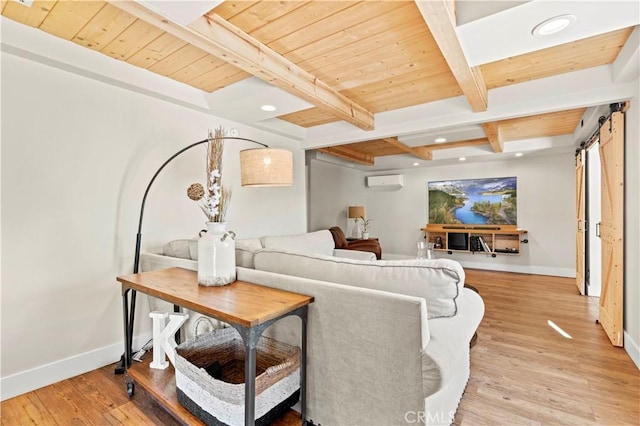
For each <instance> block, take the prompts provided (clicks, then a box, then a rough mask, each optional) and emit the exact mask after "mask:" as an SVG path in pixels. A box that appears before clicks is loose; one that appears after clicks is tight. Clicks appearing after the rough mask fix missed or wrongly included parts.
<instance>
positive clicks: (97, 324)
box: [1, 49, 306, 399]
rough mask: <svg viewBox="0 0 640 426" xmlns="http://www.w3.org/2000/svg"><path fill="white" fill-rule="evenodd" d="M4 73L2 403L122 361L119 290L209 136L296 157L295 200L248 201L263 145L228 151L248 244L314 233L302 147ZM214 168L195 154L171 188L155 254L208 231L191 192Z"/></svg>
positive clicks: (140, 99)
mask: <svg viewBox="0 0 640 426" xmlns="http://www.w3.org/2000/svg"><path fill="white" fill-rule="evenodd" d="M85 50H86V49H85ZM87 52H88V51H87ZM1 60H2V98H1V101H2V124H3V126H2V231H3V234H2V287H1V291H2V301H1V308H2V312H1V315H2V316H1V319H2V325H1V338H2V342H1V348H2V349H1V350H2V358H1V376H2V383H1V384H2V399H6V398H8V397H11V396H13V395H16V394H20V393H22V392H26V391H28V390H31V389H34V388H37V387H39V386H43V385H46V384H49V383H52V382H55V381H57V380H61V379H64V378H68V377H71V376H73V375H76V374H79V373H82V372H84V371H88V370H92V369H95V368H97V367H100V366H102V365H105V364H108V363H111V362H115V361H117V360H118V358H119V356H120V354H121V353H122V340H123V338H122V329H123V326H122V312H121V297H120V290H119V286H118V284H117V282H116V281H115V277H116V276H117V275H119V274H125V273H130V272H131V271H132V266H133V252H134V245H135V234H136V227H137V220H138V211H139V207H140V201H141V197H142V194H143V191H144V188H145V187H146V185H147V183H148V181H149V179H150V178H151V176H152V174H153V172H154V171H155V170H156V169H157V168H158V167H159V166H160V165H161V164H162V162H164V161H165V160H166V159H167V158H168V157H169V156H170V155H171V154H173V153H174V152H176V151H177V150H178V149H180V148H182V147H184V146H186V145H188V144H190V143H193V142H195V141H198V140H201V139H204V138H205V137H206V134H207V129H210V128H215V127H217V126H218V125H223V126H224V127H225V128H227V129H228V128H230V127H236V128H238V129H239V130H240V135H241V136H243V137H248V138H252V139H256V140H259V141H261V142H264V143H267V144H270V145H271V146H274V147H275V146H287V147H288V148H293V150H294V173H295V176H294V182H295V183H294V185H293V186H292V187H288V188H262V189H257V188H241V187H240V182H239V171H238V163H239V160H238V150H239V148H241V147H255V145H251V144H247V143H242V144H240V143H239V144H228V145H227V149H226V151H225V157H224V165H225V169H224V178H225V180H226V182H227V183H229V182H231V183H232V186H233V197H232V200H231V207H230V210H229V213H228V220H229V222H230V229H234V230H235V231H236V232H237V233H238V237H240V238H244V237H250V236H259V235H264V234H285V233H299V232H304V231H305V228H306V207H305V186H304V153H303V152H302V151H300V150H299V149H297V144H295V143H294V142H293V141H287V140H283V139H282V138H280V137H275V136H274V135H271V134H268V133H265V132H262V131H258V130H255V129H251V128H247V127H246V126H242V125H237V124H236V123H231V122H228V121H225V120H223V119H219V118H217V117H213V116H211V115H208V114H205V113H202V112H196V111H194V110H193V109H188V108H184V107H181V106H177V105H175V104H171V103H168V102H164V101H162V100H159V99H157V98H151V97H148V96H145V95H143V94H140V93H136V92H133V91H128V90H125V89H121V88H118V87H115V86H112V85H109V84H106V83H103V82H99V81H96V80H92V79H89V78H86V77H83V76H79V75H77V74H73V73H70V72H68V71H64V70H61V69H58V68H54V67H51V66H48V65H43V64H41V63H39V62H34V61H32V60H30V59H26V58H24V57H21V56H14V55H12V54H8V53H6V52H3V53H2V57H1ZM204 165H205V162H204V148H196V149H193V150H191V151H189V152H187V153H185V154H184V155H183V156H182V157H180V158H179V159H176V160H175V161H174V162H173V163H172V164H171V165H170V166H168V167H167V169H165V170H164V171H163V173H162V174H161V175H160V177H159V178H158V180H157V181H156V182H155V184H154V187H153V188H152V190H151V192H150V195H149V200H148V203H147V206H146V218H145V223H144V229H143V235H144V246H145V247H151V246H160V245H162V244H163V243H165V242H167V241H169V240H171V239H174V238H185V237H193V236H195V235H196V234H197V232H198V230H199V229H201V228H203V224H204V221H205V217H204V215H203V214H202V213H201V212H200V210H199V209H198V208H197V207H196V205H195V204H194V203H193V202H192V201H191V200H189V199H188V198H187V197H186V188H187V186H188V185H189V184H190V183H192V182H197V181H200V182H201V181H202V180H203V178H204ZM139 300H140V299H139ZM143 302H144V300H143ZM140 305H141V303H139V307H140ZM138 319H139V320H140V321H138V324H141V323H143V322H145V317H144V316H142V314H140V315H138ZM147 321H149V320H148V319H147ZM145 324H146V322H145ZM147 331H148V327H147V326H141V327H138V329H137V333H138V334H142V335H143V337H145V338H146V333H147ZM143 343H144V342H143Z"/></svg>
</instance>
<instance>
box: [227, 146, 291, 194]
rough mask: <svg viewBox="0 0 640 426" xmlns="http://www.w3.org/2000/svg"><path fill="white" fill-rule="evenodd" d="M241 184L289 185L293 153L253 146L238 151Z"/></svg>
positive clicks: (255, 185)
mask: <svg viewBox="0 0 640 426" xmlns="http://www.w3.org/2000/svg"><path fill="white" fill-rule="evenodd" d="M240 175H241V183H242V186H254V187H257V186H291V185H292V184H293V154H292V153H291V151H287V150H286V149H273V148H254V149H244V150H242V151H240Z"/></svg>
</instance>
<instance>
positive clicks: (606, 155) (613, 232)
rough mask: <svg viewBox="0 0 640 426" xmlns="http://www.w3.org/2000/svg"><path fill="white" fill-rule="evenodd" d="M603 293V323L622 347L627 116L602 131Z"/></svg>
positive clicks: (615, 116)
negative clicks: (625, 135)
mask: <svg viewBox="0 0 640 426" xmlns="http://www.w3.org/2000/svg"><path fill="white" fill-rule="evenodd" d="M600 160H601V177H602V181H601V187H602V194H601V197H602V221H601V223H600V226H599V235H600V238H601V240H602V293H601V296H600V314H599V319H600V323H601V324H602V328H603V329H604V331H605V332H606V333H607V336H609V339H610V340H611V343H613V345H614V346H622V344H623V332H622V326H623V324H622V318H623V307H624V300H623V295H624V280H623V278H624V263H623V260H624V114H623V113H622V112H613V113H612V114H611V116H610V117H609V119H608V120H607V121H605V122H604V124H603V125H602V126H601V127H600Z"/></svg>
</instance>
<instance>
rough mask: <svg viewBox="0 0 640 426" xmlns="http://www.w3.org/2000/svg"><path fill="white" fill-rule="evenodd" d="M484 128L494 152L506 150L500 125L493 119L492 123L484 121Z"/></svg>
mask: <svg viewBox="0 0 640 426" xmlns="http://www.w3.org/2000/svg"><path fill="white" fill-rule="evenodd" d="M482 128H483V129H484V134H485V135H487V138H488V139H489V143H490V144H491V148H493V152H502V151H503V150H504V140H503V139H502V135H501V134H500V125H499V124H498V123H497V122H495V121H493V122H491V123H482Z"/></svg>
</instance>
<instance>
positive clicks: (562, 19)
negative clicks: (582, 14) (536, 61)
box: [531, 14, 576, 37]
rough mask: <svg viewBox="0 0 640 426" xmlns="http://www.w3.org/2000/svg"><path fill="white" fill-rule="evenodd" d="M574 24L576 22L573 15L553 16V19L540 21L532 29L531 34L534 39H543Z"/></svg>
mask: <svg viewBox="0 0 640 426" xmlns="http://www.w3.org/2000/svg"><path fill="white" fill-rule="evenodd" d="M574 22H576V16H575V15H569V14H568V15H559V16H554V17H553V18H549V19H547V20H546V21H542V22H540V23H539V24H538V25H536V26H535V27H533V30H531V34H532V35H534V36H535V37H543V36H547V35H550V34H555V33H559V32H560V31H562V30H564V29H565V28H567V27H568V26H569V25H571V24H573V23H574Z"/></svg>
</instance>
